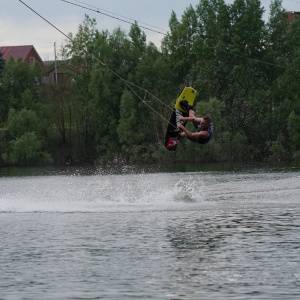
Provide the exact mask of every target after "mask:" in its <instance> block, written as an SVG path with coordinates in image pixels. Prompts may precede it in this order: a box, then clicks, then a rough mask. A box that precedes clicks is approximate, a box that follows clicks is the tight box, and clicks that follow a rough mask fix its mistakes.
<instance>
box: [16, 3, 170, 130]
mask: <svg viewBox="0 0 300 300" xmlns="http://www.w3.org/2000/svg"><path fill="white" fill-rule="evenodd" d="M19 1H20V2H21V3H22V4H23V5H25V6H26V7H27V8H29V9H30V10H31V11H32V12H34V13H35V14H36V15H38V16H39V17H40V18H42V19H43V20H44V21H46V22H47V23H48V24H49V25H51V26H52V27H53V28H55V29H56V30H57V31H59V32H60V33H61V34H63V35H64V36H65V37H67V38H68V39H69V40H70V41H71V42H73V39H72V38H71V37H70V36H68V35H66V34H65V33H64V32H62V31H61V30H60V29H59V28H57V27H56V26H55V25H53V24H52V23H51V22H49V21H48V20H47V19H45V18H44V17H43V16H41V15H40V14H39V13H38V12H36V11H35V10H34V9H33V8H31V7H30V6H28V5H27V4H26V3H24V2H23V1H22V0H19ZM93 56H94V55H93ZM94 58H95V59H96V60H97V61H98V62H99V63H100V64H101V65H102V66H104V67H106V68H107V69H108V70H109V71H110V72H112V73H113V74H114V75H115V76H117V77H118V78H119V79H120V80H122V81H123V82H124V83H125V84H126V86H127V87H128V88H129V89H130V90H131V91H132V92H133V93H134V94H135V95H136V96H137V97H138V98H139V99H140V100H141V101H142V102H143V103H144V104H145V105H146V106H147V107H148V108H150V109H151V110H152V111H154V112H155V113H156V114H157V115H159V116H160V117H161V118H162V119H164V120H165V121H167V122H168V123H169V120H167V119H166V118H165V117H164V116H163V115H161V114H160V113H159V112H158V111H156V110H155V109H154V108H153V107H151V106H150V105H149V104H148V103H147V102H145V101H144V99H142V98H141V97H140V96H139V95H138V94H137V93H136V91H135V90H133V88H132V87H131V86H134V87H136V88H138V89H140V90H143V91H144V92H145V96H146V95H147V94H149V95H151V96H152V97H153V98H154V99H156V100H157V101H159V102H160V103H161V104H163V105H164V106H165V107H167V108H168V109H170V110H172V108H171V107H170V106H168V105H166V104H165V103H164V102H163V101H161V100H160V99H158V98H157V97H155V96H154V95H152V94H151V93H149V92H148V91H147V90H146V89H144V88H142V87H141V86H138V85H136V84H134V83H132V82H130V81H128V80H126V79H124V78H123V77H121V76H120V75H119V74H117V73H116V72H115V71H113V70H112V69H111V68H110V67H109V66H108V65H107V64H105V63H104V62H102V61H101V60H100V59H99V58H98V57H95V56H94ZM144 98H145V97H144ZM174 127H175V126H174Z"/></svg>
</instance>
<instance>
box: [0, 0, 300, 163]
mask: <svg viewBox="0 0 300 300" xmlns="http://www.w3.org/2000/svg"><path fill="white" fill-rule="evenodd" d="M263 13H264V9H263V8H262V7H261V3H260V1H258V0H235V1H234V2H233V4H225V2H224V1H223V0H200V1H199V4H198V5H196V7H193V6H189V7H188V8H186V10H185V11H184V13H183V15H182V16H181V18H180V19H178V18H177V16H176V14H175V13H174V12H172V14H171V16H170V20H169V33H168V34H167V35H166V36H165V37H164V38H163V39H162V44H161V47H160V49H158V48H157V46H155V45H154V44H153V43H151V42H148V43H147V41H146V35H145V33H144V32H143V31H142V30H141V29H140V28H139V26H138V24H137V23H134V24H133V25H132V26H131V28H130V31H129V33H128V34H127V33H126V32H125V31H124V30H122V29H121V28H120V27H118V28H116V29H115V30H114V31H113V32H108V31H107V30H104V31H99V30H98V29H97V28H96V27H97V24H96V20H95V19H92V18H90V17H89V16H85V19H84V21H83V23H82V24H80V25H79V28H78V32H77V33H76V34H75V35H73V34H70V35H69V36H70V40H67V41H66V43H65V45H64V46H62V48H61V54H62V57H63V62H61V65H60V68H64V72H65V77H64V80H63V81H62V82H60V83H59V84H46V83H44V82H43V70H41V68H40V67H39V66H38V65H35V66H34V67H32V66H28V65H27V64H25V63H24V62H23V61H21V60H18V61H14V60H13V59H8V60H7V61H5V62H4V61H3V59H2V56H0V140H1V143H0V164H1V165H34V164H41V163H55V164H65V163H74V164H79V163H100V162H105V161H106V162H107V161H113V162H126V163H128V162H134V163H145V162H146V163H168V162H174V161H176V162H249V161H251V162H262V161H263V162H266V161H278V160H281V161H289V160H297V159H298V160H299V159H300V90H299V78H300V40H299V35H300V19H299V18H296V19H295V21H294V22H292V23H290V22H288V19H287V14H286V12H285V10H284V9H283V8H282V3H281V1H280V0H275V1H273V2H272V3H271V5H270V15H269V19H268V21H267V22H266V21H264V19H263ZM185 86H192V87H193V88H194V89H196V90H197V92H198V94H197V98H196V115H199V116H201V115H205V114H207V115H210V116H211V117H212V119H213V122H214V128H215V133H214V138H213V140H212V141H211V142H210V143H209V144H207V145H203V146H202V145H199V144H196V143H193V142H190V141H185V140H182V142H181V143H180V145H179V146H178V147H177V150H176V152H175V153H170V152H168V151H167V150H166V149H165V148H164V146H163V140H164V134H165V130H166V127H167V123H168V122H167V120H168V119H169V117H170V114H171V109H172V106H173V105H174V102H175V100H176V98H177V97H178V95H179V94H180V92H181V90H182V89H183V88H184V87H185Z"/></svg>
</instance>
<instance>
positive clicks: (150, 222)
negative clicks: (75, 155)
mask: <svg viewBox="0 0 300 300" xmlns="http://www.w3.org/2000/svg"><path fill="white" fill-rule="evenodd" d="M90 171H91V170H89V172H83V173H81V172H79V174H78V173H76V172H75V171H74V169H73V170H72V171H70V170H69V171H68V172H67V174H66V173H65V172H63V173H61V174H60V175H57V174H55V175H51V174H50V173H48V174H47V176H41V175H38V174H35V175H33V174H31V176H21V177H20V176H17V177H15V176H2V177H0V187H1V188H0V212H1V213H0V234H1V245H0V249H1V256H0V264H1V272H0V299H134V298H135V299H250V298H251V299H298V298H299V297H300V271H299V270H300V268H299V263H300V262H299V257H300V242H299V227H300V208H299V201H300V199H299V192H300V180H299V179H300V172H299V171H296V170H293V171H292V172H286V171H285V172H284V173H283V172H274V171H272V172H271V171H270V170H263V171H262V170H260V171H252V172H245V171H242V172H220V171H217V172H215V171H210V172H204V171H198V172H184V173H182V172H172V173H168V172H154V173H143V172H137V173H135V172H132V171H133V170H132V169H131V170H129V168H128V169H127V170H125V169H124V170H123V172H124V173H122V174H116V173H110V174H107V173H106V172H102V171H101V172H100V171H99V170H98V171H97V172H98V173H97V172H94V173H93V172H92V173H91V174H90Z"/></svg>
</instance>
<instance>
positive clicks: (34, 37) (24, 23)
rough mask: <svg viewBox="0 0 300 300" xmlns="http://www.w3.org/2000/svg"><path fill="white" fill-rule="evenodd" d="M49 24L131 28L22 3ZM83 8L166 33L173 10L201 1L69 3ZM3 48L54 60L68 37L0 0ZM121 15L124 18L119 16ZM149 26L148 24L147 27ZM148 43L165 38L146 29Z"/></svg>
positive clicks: (299, 5)
mask: <svg viewBox="0 0 300 300" xmlns="http://www.w3.org/2000/svg"><path fill="white" fill-rule="evenodd" d="M22 1H23V2H24V3H26V4H27V5H28V6H30V7H31V8H32V9H34V10H35V11H36V12H38V13H39V14H40V15H42V16H43V17H44V18H45V19H47V20H48V21H49V22H51V23H53V24H54V25H55V26H56V27H58V28H59V29H60V30H61V31H63V32H64V33H66V34H68V33H69V32H72V33H74V34H75V33H76V32H77V29H78V25H79V24H80V23H82V22H83V20H84V15H85V14H88V15H89V16H90V17H93V18H95V19H96V20H97V28H98V29H99V30H100V31H101V30H106V29H107V30H109V31H112V30H113V29H115V28H116V27H117V26H120V27H121V28H123V29H124V30H126V31H128V30H129V28H130V25H129V24H127V23H124V22H122V21H120V20H117V19H113V18H110V17H107V16H104V15H102V14H99V13H96V12H93V11H90V10H85V9H83V8H80V7H76V6H74V5H70V4H68V3H66V2H63V1H62V0H22ZM69 1H70V2H74V3H76V4H79V5H83V6H88V7H90V8H92V9H96V8H99V9H100V10H105V11H107V13H108V14H110V13H113V15H114V14H116V15H114V16H116V17H120V16H124V17H127V18H129V19H125V18H123V17H120V18H123V19H125V20H127V21H132V20H137V21H138V22H143V23H139V25H140V26H145V27H148V25H146V24H150V25H152V26H156V28H153V27H152V29H154V30H157V31H161V32H165V31H163V30H166V31H167V30H168V22H169V19H170V16H171V12H172V10H174V11H175V12H176V14H177V17H178V18H179V19H180V18H181V16H182V14H183V13H184V11H185V9H186V8H187V7H188V6H189V5H192V6H193V7H195V6H196V5H197V4H198V3H199V0H109V1H107V0H106V1H104V0H80V1H79V0H74V1H73V0H69ZM225 1H226V3H232V1H233V0H225ZM0 3H1V9H0V45H1V46H15V45H34V46H35V48H36V49H37V51H38V53H39V54H40V56H41V58H42V59H43V60H50V59H53V57H54V46H53V45H54V42H56V44H57V48H58V49H59V46H60V45H61V44H62V43H64V42H65V40H66V38H65V37H64V36H63V35H62V34H61V33H60V32H58V31H57V30H55V29H54V28H53V27H51V26H50V25H49V24H48V23H46V22H45V21H44V20H42V19H41V18H39V17H38V16H37V15H36V14H34V13H33V12H32V11H31V10H29V9H28V8H27V7H26V6H24V4H22V2H20V1H19V0H0ZM269 5H270V0H262V6H263V7H264V8H265V10H266V14H265V18H266V19H267V18H268V9H269ZM283 7H284V8H285V9H286V10H288V11H300V0H298V1H297V0H284V1H283ZM117 15H120V16H117ZM130 19H132V20H130ZM144 23H145V24H144ZM143 31H144V32H145V33H146V35H147V40H148V41H152V42H154V43H155V44H156V45H158V46H159V45H160V41H161V39H162V38H163V37H164V35H162V34H159V33H155V32H151V31H148V30H145V29H143Z"/></svg>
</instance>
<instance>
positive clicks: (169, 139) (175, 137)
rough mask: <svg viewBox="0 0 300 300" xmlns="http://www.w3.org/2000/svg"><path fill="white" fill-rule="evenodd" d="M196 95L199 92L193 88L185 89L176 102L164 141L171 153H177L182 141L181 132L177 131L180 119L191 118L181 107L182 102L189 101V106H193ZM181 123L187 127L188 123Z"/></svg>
mask: <svg viewBox="0 0 300 300" xmlns="http://www.w3.org/2000/svg"><path fill="white" fill-rule="evenodd" d="M196 95H197V92H196V91H195V90H194V89H193V88H192V87H185V88H184V89H183V91H182V92H181V94H180V96H179V97H178V99H177V100H176V102H175V105H174V107H173V111H172V114H171V117H170V121H169V123H168V126H167V130H166V134H165V140H164V145H165V147H166V148H167V149H168V150H169V151H175V150H176V148H177V145H178V143H179V140H180V135H179V131H178V129H177V123H178V122H179V118H180V117H181V116H183V117H188V116H189V114H188V112H187V111H186V110H185V109H184V108H182V107H181V106H180V101H182V100H187V101H188V103H189V105H190V106H193V104H194V101H195V98H196ZM180 122H181V124H183V126H185V125H186V121H180Z"/></svg>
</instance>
